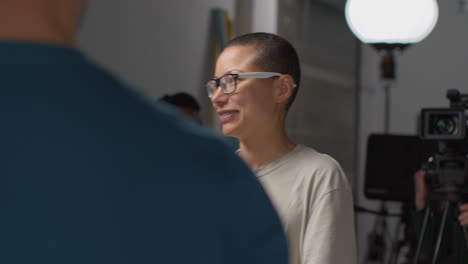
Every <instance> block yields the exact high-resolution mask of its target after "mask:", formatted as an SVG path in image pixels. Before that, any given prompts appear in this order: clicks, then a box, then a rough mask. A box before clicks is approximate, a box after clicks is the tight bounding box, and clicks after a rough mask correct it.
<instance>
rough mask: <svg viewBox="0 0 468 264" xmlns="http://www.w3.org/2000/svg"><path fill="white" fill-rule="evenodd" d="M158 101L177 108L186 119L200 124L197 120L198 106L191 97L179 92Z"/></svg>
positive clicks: (198, 119)
mask: <svg viewBox="0 0 468 264" xmlns="http://www.w3.org/2000/svg"><path fill="white" fill-rule="evenodd" d="M160 100H161V101H163V102H166V103H168V104H171V105H173V106H175V107H177V108H178V109H179V110H180V111H181V112H182V113H184V114H185V116H187V117H188V118H191V119H193V120H195V121H197V122H201V121H200V118H199V113H200V104H198V102H197V100H196V99H195V97H193V96H192V95H190V94H188V93H185V92H179V93H175V94H172V95H164V96H163V97H161V98H160Z"/></svg>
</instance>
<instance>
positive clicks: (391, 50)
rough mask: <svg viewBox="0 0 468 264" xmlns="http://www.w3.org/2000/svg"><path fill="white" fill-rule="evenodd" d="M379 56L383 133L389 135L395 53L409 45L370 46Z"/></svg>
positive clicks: (375, 44) (377, 44)
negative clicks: (382, 102) (380, 59)
mask: <svg viewBox="0 0 468 264" xmlns="http://www.w3.org/2000/svg"><path fill="white" fill-rule="evenodd" d="M371 45H372V46H373V47H374V48H375V49H376V50H377V51H378V52H379V54H381V57H382V61H381V63H380V77H381V79H382V81H383V89H384V97H385V103H384V133H385V134H389V133H390V120H391V119H390V114H391V93H390V89H391V87H392V84H393V83H394V82H395V79H396V70H395V67H396V63H395V52H396V51H399V52H403V50H404V49H405V48H406V47H408V46H409V44H399V43H393V44H389V43H374V44H371Z"/></svg>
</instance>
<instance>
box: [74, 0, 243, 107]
mask: <svg viewBox="0 0 468 264" xmlns="http://www.w3.org/2000/svg"><path fill="white" fill-rule="evenodd" d="M234 2H235V1H234V0H157V1H156V0H132V1H129V0H98V1H89V3H90V6H89V10H88V13H87V15H86V17H85V21H84V25H83V27H82V30H81V34H80V39H79V44H80V46H81V48H82V49H84V50H85V51H86V52H87V53H88V54H89V55H90V56H91V57H92V58H94V59H95V60H96V61H97V62H99V63H100V64H102V65H104V66H106V67H107V68H109V69H110V70H112V71H113V72H115V73H117V74H118V75H119V76H121V77H122V78H123V79H124V80H125V81H127V82H129V83H130V84H132V85H134V86H135V87H137V88H139V89H141V90H142V91H143V92H144V93H146V94H147V95H148V96H150V97H153V98H158V97H160V96H162V95H163V94H167V93H174V92H178V91H186V92H189V93H191V94H193V95H194V96H196V97H197V98H198V99H199V100H200V101H201V102H202V103H203V102H204V103H205V104H206V103H207V99H206V93H205V90H204V89H203V88H202V85H203V83H204V82H205V81H206V78H207V77H208V76H211V75H212V72H208V71H211V67H212V64H213V58H211V57H210V56H211V55H210V54H211V53H212V49H213V46H212V45H210V41H212V40H211V34H212V33H211V30H212V27H211V25H210V22H211V8H213V7H221V8H226V9H227V10H228V11H229V13H230V15H231V17H233V11H234ZM202 106H203V107H204V108H205V109H208V107H210V106H209V105H208V106H207V105H202Z"/></svg>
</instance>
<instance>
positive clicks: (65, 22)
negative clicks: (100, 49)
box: [0, 0, 87, 46]
mask: <svg viewBox="0 0 468 264" xmlns="http://www.w3.org/2000/svg"><path fill="white" fill-rule="evenodd" d="M86 3H87V0H0V41H4V40H7V41H29V42H40V43H51V44H62V45H68V46H73V45H74V43H75V39H76V34H77V32H78V29H79V25H80V23H81V19H82V17H83V12H84V10H85V6H86Z"/></svg>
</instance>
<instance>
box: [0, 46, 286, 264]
mask: <svg viewBox="0 0 468 264" xmlns="http://www.w3.org/2000/svg"><path fill="white" fill-rule="evenodd" d="M0 263H2V264H9V263H15V264H20V263H48V264H55V263H57V264H58V263H60V264H63V263H87V264H93V263H100V264H102V263H113V264H115V263H139V264H140V263H152V264H154V263H161V264H162V263H180V264H191V263H203V264H210V263H217V264H219V263H239V264H248V263H252V264H253V263H256V264H259V263H269V264H276V263H278V264H286V263H287V250H286V240H285V237H284V234H283V231H282V228H281V225H280V222H279V220H278V217H277V214H276V212H275V211H274V210H273V207H272V205H271V203H270V201H269V199H268V198H267V196H266V195H265V193H264V191H263V189H262V188H261V186H260V185H259V183H258V182H257V180H256V179H255V177H254V176H253V174H252V173H251V172H250V171H249V169H248V168H247V167H246V166H245V165H244V164H243V163H242V162H241V161H240V160H239V159H238V157H236V155H235V154H234V153H232V151H230V150H229V148H228V147H227V146H226V145H225V144H223V143H221V140H220V139H219V138H216V136H214V135H212V134H211V133H209V132H208V131H205V130H204V128H202V127H199V126H197V125H195V124H193V125H192V124H190V123H189V122H186V121H184V120H181V119H180V118H179V117H177V116H175V115H174V114H172V113H170V112H168V111H167V110H166V109H164V107H161V106H154V104H153V103H152V102H146V99H145V98H144V97H142V96H141V95H139V94H138V93H137V92H135V91H133V90H131V89H129V88H127V87H125V86H124V85H122V84H121V83H120V82H119V81H118V80H116V79H115V78H114V77H112V76H111V75H110V74H108V73H106V72H105V71H103V70H101V69H100V68H99V67H97V66H96V65H94V64H93V63H91V62H90V61H88V60H87V59H86V58H85V57H84V56H83V55H82V54H81V53H79V52H78V51H76V50H74V49H72V48H67V47H60V46H53V45H45V44H28V43H14V42H3V43H0Z"/></svg>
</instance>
